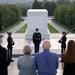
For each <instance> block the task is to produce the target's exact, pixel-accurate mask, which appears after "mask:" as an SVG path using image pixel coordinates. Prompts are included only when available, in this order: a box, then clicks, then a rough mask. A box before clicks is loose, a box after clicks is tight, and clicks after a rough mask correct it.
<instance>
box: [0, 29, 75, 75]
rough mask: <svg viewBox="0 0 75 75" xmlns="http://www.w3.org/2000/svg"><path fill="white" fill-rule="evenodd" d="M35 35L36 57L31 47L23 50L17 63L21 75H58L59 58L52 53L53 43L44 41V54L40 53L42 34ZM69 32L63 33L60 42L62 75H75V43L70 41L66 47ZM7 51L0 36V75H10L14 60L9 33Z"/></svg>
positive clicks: (12, 43)
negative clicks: (11, 64)
mask: <svg viewBox="0 0 75 75" xmlns="http://www.w3.org/2000/svg"><path fill="white" fill-rule="evenodd" d="M38 30H39V29H38V28H36V32H34V33H33V43H34V49H35V55H34V56H31V52H32V48H31V46H30V45H26V46H24V48H23V53H24V55H23V56H20V57H19V58H18V61H17V68H18V70H19V75H56V74H57V69H58V67H59V57H58V54H57V53H53V52H51V51H50V48H51V42H50V40H48V39H45V40H44V41H43V45H42V48H43V52H39V47H40V43H41V33H40V32H38ZM68 33H69V32H67V33H66V32H63V33H62V35H63V36H62V37H61V39H60V40H59V43H61V61H60V62H61V63H62V69H63V74H62V75H75V71H74V70H75V41H74V40H69V41H68V43H67V46H66V40H67V37H66V35H67V34H68ZM7 34H8V38H7V42H8V44H7V49H8V50H6V49H5V48H4V47H2V46H1V44H2V37H3V35H1V36H0V67H1V68H0V75H8V66H9V64H10V62H13V60H12V48H13V45H14V41H13V39H12V37H11V35H12V34H11V33H10V32H8V33H7Z"/></svg>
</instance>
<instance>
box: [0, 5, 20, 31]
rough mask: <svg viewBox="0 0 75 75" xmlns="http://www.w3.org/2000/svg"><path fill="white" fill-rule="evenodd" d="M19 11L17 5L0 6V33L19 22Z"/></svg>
mask: <svg viewBox="0 0 75 75" xmlns="http://www.w3.org/2000/svg"><path fill="white" fill-rule="evenodd" d="M20 17H21V10H20V7H19V6H17V5H12V4H3V5H0V31H1V30H3V29H5V28H7V27H8V26H10V25H12V24H14V23H16V22H17V21H19V20H20Z"/></svg>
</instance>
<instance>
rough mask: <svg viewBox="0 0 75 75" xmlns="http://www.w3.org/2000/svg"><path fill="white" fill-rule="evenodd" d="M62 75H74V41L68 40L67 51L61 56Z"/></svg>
mask: <svg viewBox="0 0 75 75" xmlns="http://www.w3.org/2000/svg"><path fill="white" fill-rule="evenodd" d="M61 62H62V68H63V75H75V41H73V40H69V41H68V45H67V50H66V52H65V53H63V55H62V61H61Z"/></svg>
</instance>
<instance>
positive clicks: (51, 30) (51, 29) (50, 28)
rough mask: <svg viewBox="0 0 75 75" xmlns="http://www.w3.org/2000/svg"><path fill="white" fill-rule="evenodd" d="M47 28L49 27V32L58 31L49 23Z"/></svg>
mask: <svg viewBox="0 0 75 75" xmlns="http://www.w3.org/2000/svg"><path fill="white" fill-rule="evenodd" d="M48 29H49V31H50V33H59V31H58V30H56V29H55V28H54V27H52V26H51V25H50V24H49V23H48Z"/></svg>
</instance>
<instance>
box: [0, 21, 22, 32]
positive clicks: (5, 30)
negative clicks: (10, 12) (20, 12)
mask: <svg viewBox="0 0 75 75" xmlns="http://www.w3.org/2000/svg"><path fill="white" fill-rule="evenodd" d="M21 22H23V20H20V21H18V22H17V23H15V24H13V25H11V26H9V27H7V28H6V29H4V30H2V31H0V32H1V33H4V32H7V31H8V30H9V29H11V28H13V27H15V26H16V25H18V24H20V23H21Z"/></svg>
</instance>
